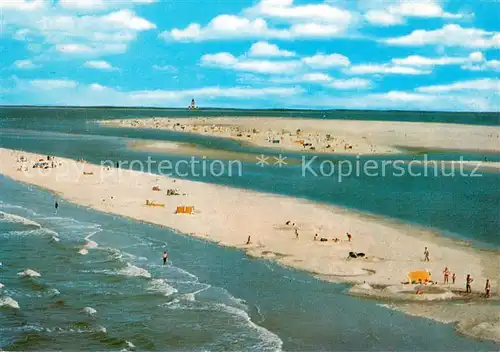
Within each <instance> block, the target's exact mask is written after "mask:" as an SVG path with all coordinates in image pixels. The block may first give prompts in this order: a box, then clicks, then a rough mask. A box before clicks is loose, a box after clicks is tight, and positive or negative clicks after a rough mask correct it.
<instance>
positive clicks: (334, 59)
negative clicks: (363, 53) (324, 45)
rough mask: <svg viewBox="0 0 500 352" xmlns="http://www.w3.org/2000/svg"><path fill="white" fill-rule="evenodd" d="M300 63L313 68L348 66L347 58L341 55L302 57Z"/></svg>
mask: <svg viewBox="0 0 500 352" xmlns="http://www.w3.org/2000/svg"><path fill="white" fill-rule="evenodd" d="M302 61H303V62H304V63H305V64H306V65H308V66H311V67H314V68H329V67H347V66H349V65H350V61H349V58H347V57H346V56H344V55H341V54H329V55H325V54H316V55H314V56H309V57H304V58H302Z"/></svg>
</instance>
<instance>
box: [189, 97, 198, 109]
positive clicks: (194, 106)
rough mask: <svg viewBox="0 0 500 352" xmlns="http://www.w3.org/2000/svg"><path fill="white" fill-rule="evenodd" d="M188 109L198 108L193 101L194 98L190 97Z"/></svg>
mask: <svg viewBox="0 0 500 352" xmlns="http://www.w3.org/2000/svg"><path fill="white" fill-rule="evenodd" d="M188 109H190V110H194V109H198V107H197V106H196V102H195V101H194V98H193V99H191V104H190V105H189V107H188Z"/></svg>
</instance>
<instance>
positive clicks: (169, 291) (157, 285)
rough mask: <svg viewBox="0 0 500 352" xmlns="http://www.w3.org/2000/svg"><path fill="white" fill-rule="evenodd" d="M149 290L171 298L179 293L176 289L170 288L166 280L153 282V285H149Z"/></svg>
mask: <svg viewBox="0 0 500 352" xmlns="http://www.w3.org/2000/svg"><path fill="white" fill-rule="evenodd" d="M147 290H148V291H153V292H160V293H162V294H163V295H164V296H170V295H173V294H174V293H177V292H178V290H177V289H176V288H175V287H173V286H170V285H169V284H168V283H167V280H165V279H154V280H152V281H151V283H150V284H149V287H148V288H147Z"/></svg>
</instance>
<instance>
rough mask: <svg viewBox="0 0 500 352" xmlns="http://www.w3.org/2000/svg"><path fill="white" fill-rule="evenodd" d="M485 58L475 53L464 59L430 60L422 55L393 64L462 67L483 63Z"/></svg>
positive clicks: (440, 58)
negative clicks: (468, 64)
mask: <svg viewBox="0 0 500 352" xmlns="http://www.w3.org/2000/svg"><path fill="white" fill-rule="evenodd" d="M482 61H484V56H483V54H482V53H481V52H473V53H471V54H469V56H464V57H450V56H444V57H435V58H429V57H424V56H420V55H411V56H408V57H405V58H403V59H392V63H393V64H395V65H402V66H414V67H415V66H417V67H419V66H443V65H462V64H467V63H474V62H482Z"/></svg>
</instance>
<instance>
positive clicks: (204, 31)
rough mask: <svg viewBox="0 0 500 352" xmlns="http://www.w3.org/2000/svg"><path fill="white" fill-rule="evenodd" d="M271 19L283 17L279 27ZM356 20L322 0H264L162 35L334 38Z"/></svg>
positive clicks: (186, 38)
mask: <svg viewBox="0 0 500 352" xmlns="http://www.w3.org/2000/svg"><path fill="white" fill-rule="evenodd" d="M267 20H271V21H278V22H279V21H281V22H282V24H283V23H284V24H285V25H280V26H277V27H271V26H269V25H268V22H267ZM351 22H352V14H351V13H350V12H349V11H346V10H342V9H339V8H337V7H334V6H331V5H328V4H326V3H322V4H309V5H297V6H295V5H294V4H293V1H291V0H286V1H285V0H261V1H260V2H259V3H258V4H257V5H255V6H254V7H252V8H249V9H245V10H244V11H243V15H229V14H223V15H219V16H216V17H214V18H213V19H212V20H211V21H210V22H209V23H208V24H207V25H206V26H202V25H200V24H199V23H191V24H189V25H188V26H187V27H185V28H184V29H179V28H174V29H172V30H170V31H164V32H162V33H161V34H160V36H161V37H162V38H164V39H166V40H170V39H172V40H176V41H183V42H191V41H204V40H214V39H219V40H222V39H226V40H227V39H236V38H262V39H288V40H291V39H295V38H331V37H333V36H337V35H340V34H342V33H344V32H345V31H346V30H347V28H348V26H349V25H350V24H351Z"/></svg>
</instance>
